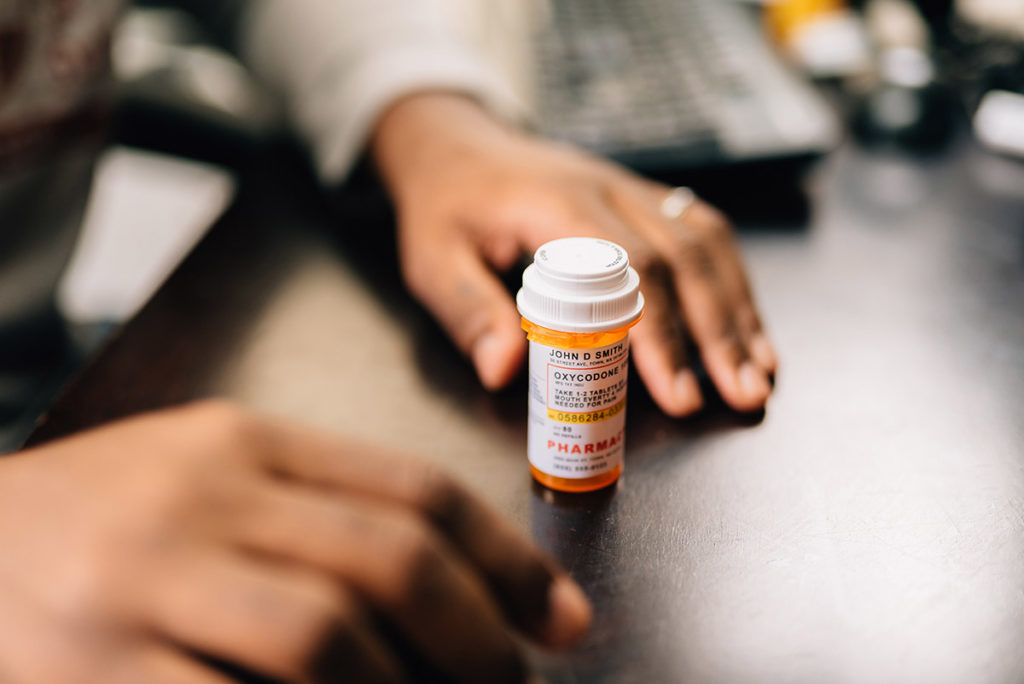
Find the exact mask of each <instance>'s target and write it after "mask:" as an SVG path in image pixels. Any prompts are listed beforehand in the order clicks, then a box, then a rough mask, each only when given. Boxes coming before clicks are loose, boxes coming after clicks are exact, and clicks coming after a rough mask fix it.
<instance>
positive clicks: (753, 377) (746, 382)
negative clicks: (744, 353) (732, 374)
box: [736, 361, 772, 410]
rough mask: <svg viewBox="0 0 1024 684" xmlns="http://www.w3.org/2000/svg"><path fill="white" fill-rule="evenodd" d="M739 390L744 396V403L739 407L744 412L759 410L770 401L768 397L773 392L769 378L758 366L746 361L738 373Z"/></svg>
mask: <svg viewBox="0 0 1024 684" xmlns="http://www.w3.org/2000/svg"><path fill="white" fill-rule="evenodd" d="M736 375H737V380H738V381H739V389H740V390H741V392H742V394H743V402H742V404H741V405H739V406H737V408H740V409H742V410H754V409H759V408H761V407H763V406H764V405H765V402H767V401H768V395H770V394H771V392H772V387H771V383H769V382H768V376H767V374H766V373H765V372H764V370H762V369H761V368H759V367H758V366H757V365H755V364H754V363H752V362H750V361H746V362H744V363H743V365H741V366H740V368H739V371H738V372H737V374H736Z"/></svg>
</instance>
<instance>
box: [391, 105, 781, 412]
mask: <svg viewBox="0 0 1024 684" xmlns="http://www.w3.org/2000/svg"><path fill="white" fill-rule="evenodd" d="M373 153H374V157H375V160H376V163H377V165H378V168H379V169H380V173H381V175H382V177H383V179H384V181H385V183H386V184H387V186H388V187H389V190H390V191H391V193H392V196H393V198H394V200H395V203H396V206H397V209H398V219H399V227H398V231H399V233H398V236H399V250H400V258H401V262H402V268H403V273H404V276H405V279H406V281H407V283H408V285H409V287H410V289H411V290H412V292H413V294H414V295H415V296H416V297H417V298H419V299H420V300H421V301H422V302H423V304H424V305H425V306H426V307H427V308H428V309H429V310H430V311H431V312H432V313H433V314H434V316H436V318H437V319H438V321H440V323H441V325H442V326H443V327H444V328H445V329H446V330H447V332H448V334H449V335H450V336H451V337H452V339H453V340H454V341H455V343H456V344H457V345H458V346H459V348H460V349H462V351H463V352H464V353H466V354H467V355H468V356H469V357H470V358H471V359H472V361H473V363H474V365H475V367H476V370H477V374H478V375H479V377H480V380H481V381H482V382H483V384H484V385H485V386H486V387H488V388H497V387H501V386H503V385H504V384H506V383H507V382H508V381H509V380H510V379H511V378H512V376H513V375H514V374H515V373H516V371H517V370H518V368H519V366H520V364H521V363H522V359H523V357H524V354H525V344H526V343H525V339H524V335H523V333H522V330H521V328H520V324H519V315H518V313H517V312H516V308H515V304H514V302H513V301H512V300H511V298H510V297H509V296H508V295H507V294H506V292H505V289H504V288H503V287H502V285H501V283H500V282H499V280H498V279H497V278H496V277H495V275H494V273H493V270H492V269H498V270H504V269H508V268H509V267H511V266H513V265H515V264H516V262H517V260H518V258H519V256H520V254H521V253H522V252H523V251H524V250H525V251H527V252H529V253H532V252H533V251H535V250H536V249H537V248H538V247H539V246H540V245H541V244H543V243H545V242H547V241H548V240H552V239H555V238H560V237H568V236H593V237H603V238H607V239H609V240H612V241H614V242H617V243H619V244H620V245H622V246H623V247H625V248H626V251H627V252H628V253H629V258H630V261H631V263H632V264H633V266H634V267H636V269H637V271H638V272H639V274H640V279H641V288H642V290H643V293H644V297H645V298H646V300H647V308H646V313H645V315H644V318H643V319H642V320H641V321H640V323H639V324H638V325H637V326H636V327H635V328H634V329H633V333H632V337H631V339H632V348H633V358H634V360H635V363H636V367H637V370H638V371H639V373H640V376H641V378H642V379H643V381H644V383H645V384H646V385H647V388H648V390H649V391H650V393H651V395H652V396H653V397H654V399H655V401H656V402H657V403H658V404H659V406H661V408H662V409H663V410H664V411H665V412H666V413H668V414H670V415H675V416H682V415H686V414H689V413H692V412H693V411H696V410H697V409H699V408H700V407H701V406H702V404H703V398H702V397H701V393H700V389H699V387H698V384H697V380H696V377H695V375H694V373H693V370H692V368H691V363H690V359H688V358H687V354H686V350H687V346H688V345H687V341H688V340H692V342H693V344H694V345H695V346H696V348H697V349H699V350H700V354H701V358H702V360H703V362H704V365H705V367H706V369H707V371H708V374H709V375H710V377H711V379H712V381H713V382H714V384H715V386H716V387H717V389H718V391H719V392H720V393H721V395H722V397H723V398H724V399H725V401H726V402H728V403H729V405H730V406H732V407H734V408H735V409H738V410H742V411H748V410H754V409H758V408H761V407H762V406H764V404H765V402H766V401H767V398H768V395H769V394H770V392H771V386H770V383H769V376H770V375H771V374H772V373H774V372H775V367H776V357H775V353H774V351H773V349H772V346H771V344H770V343H769V341H768V338H767V337H766V335H765V333H764V331H763V329H762V327H761V322H760V320H759V318H758V314H757V310H756V308H755V306H754V302H753V299H752V297H751V293H750V289H749V287H748V284H747V279H746V276H745V273H744V268H743V264H742V262H741V260H740V256H739V253H738V250H737V247H736V244H735V242H734V240H733V236H732V231H731V229H730V226H729V224H728V222H727V221H726V219H725V218H724V217H723V216H722V215H721V214H720V213H719V212H717V211H716V210H714V209H713V208H711V207H710V206H708V205H707V204H704V203H702V202H699V201H698V202H697V203H695V204H693V205H691V206H690V207H689V209H687V210H686V211H685V212H684V213H683V214H682V215H681V216H680V217H679V218H678V219H674V220H670V219H667V218H665V217H664V216H663V215H662V213H661V204H662V201H663V200H664V199H665V197H666V196H667V195H668V194H669V192H670V188H668V187H666V186H664V185H661V184H659V183H655V182H652V181H649V180H646V179H644V178H641V177H639V176H637V175H635V174H633V173H631V172H629V171H627V170H626V169H623V168H621V167H619V166H617V165H615V164H613V163H611V162H608V161H605V160H602V159H598V158H595V157H593V156H590V155H587V154H585V153H583V152H581V151H578V150H574V149H570V148H568V147H565V146H559V145H556V144H552V143H547V142H543V141H540V140H537V139H534V138H531V137H529V136H527V135H525V134H523V133H520V132H518V131H514V130H511V129H509V128H507V127H504V126H502V125H501V124H499V123H498V122H496V121H495V120H493V119H492V118H490V117H489V116H488V115H487V114H486V113H485V112H484V111H483V110H482V109H481V108H480V107H478V106H477V105H476V104H474V103H473V102H472V101H470V100H468V99H465V98H462V97H459V96H457V95H446V94H422V95H413V96H410V97H407V98H405V99H403V100H400V101H399V102H398V103H397V104H395V105H394V106H393V107H392V108H391V109H390V110H389V111H388V112H386V113H385V115H384V116H383V117H382V118H381V121H380V122H379V124H378V126H377V129H376V131H375V134H374V139H373Z"/></svg>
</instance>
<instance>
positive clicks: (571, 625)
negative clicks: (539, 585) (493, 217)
mask: <svg viewBox="0 0 1024 684" xmlns="http://www.w3.org/2000/svg"><path fill="white" fill-rule="evenodd" d="M592 618H593V611H592V610H591V608H590V601H588V600H587V597H586V595H584V593H583V590H582V589H580V588H579V586H578V585H577V584H576V583H575V582H573V581H572V580H571V579H570V578H569V577H568V576H565V575H562V576H560V577H556V578H555V580H554V582H552V583H551V588H550V589H549V590H548V617H547V621H546V622H545V623H544V626H543V627H542V628H541V635H540V636H541V638H542V639H543V641H544V643H546V644H547V645H549V646H552V647H554V648H560V649H562V648H568V647H570V646H572V645H573V644H575V643H576V642H577V641H579V640H580V638H581V637H582V636H583V635H584V634H585V633H586V631H587V628H589V627H590V621H591V619H592Z"/></svg>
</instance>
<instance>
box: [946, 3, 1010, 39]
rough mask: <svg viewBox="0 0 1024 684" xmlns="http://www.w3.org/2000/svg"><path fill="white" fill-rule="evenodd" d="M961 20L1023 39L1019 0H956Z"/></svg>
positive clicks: (997, 32)
mask: <svg viewBox="0 0 1024 684" xmlns="http://www.w3.org/2000/svg"><path fill="white" fill-rule="evenodd" d="M955 7H956V12H957V14H958V15H959V16H960V18H961V19H962V20H963V21H966V22H969V23H971V24H973V25H975V26H977V27H979V28H981V29H984V30H987V31H991V32H992V33H996V34H1001V35H1004V36H1008V37H1013V38H1018V39H1024V2H1021V0H956V4H955Z"/></svg>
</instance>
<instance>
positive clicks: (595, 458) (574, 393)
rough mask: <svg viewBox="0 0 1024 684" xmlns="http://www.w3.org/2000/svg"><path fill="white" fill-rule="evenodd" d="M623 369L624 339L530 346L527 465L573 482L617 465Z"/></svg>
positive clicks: (621, 440) (621, 441) (621, 428)
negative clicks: (602, 343) (593, 343)
mask: <svg viewBox="0 0 1024 684" xmlns="http://www.w3.org/2000/svg"><path fill="white" fill-rule="evenodd" d="M628 369H629V338H628V337H624V338H623V339H621V340H619V341H618V342H615V343H613V344H610V345H608V346H607V347H597V348H594V349H562V348H560V347H549V346H547V345H544V344H540V343H538V342H530V399H529V416H530V417H529V427H528V443H529V447H528V448H529V457H530V463H531V464H533V466H534V467H536V468H537V469H538V470H540V471H542V472H544V473H547V474H548V475H554V476H555V477H565V478H572V479H579V478H584V477H594V476H597V475H601V474H603V473H606V472H608V471H609V470H611V469H613V468H614V467H615V466H617V465H619V464H620V463H622V454H623V450H624V449H623V448H624V437H625V427H626V373H627V371H628Z"/></svg>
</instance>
